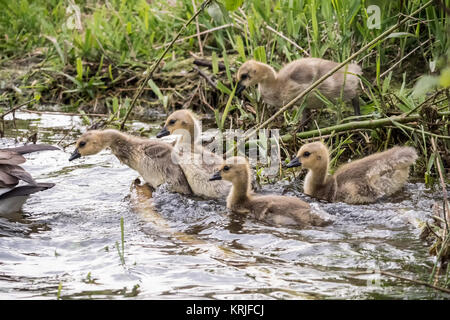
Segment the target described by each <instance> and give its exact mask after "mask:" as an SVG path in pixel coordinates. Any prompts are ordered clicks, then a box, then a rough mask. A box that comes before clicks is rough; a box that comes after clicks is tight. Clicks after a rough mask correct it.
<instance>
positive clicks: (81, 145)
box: [78, 141, 86, 148]
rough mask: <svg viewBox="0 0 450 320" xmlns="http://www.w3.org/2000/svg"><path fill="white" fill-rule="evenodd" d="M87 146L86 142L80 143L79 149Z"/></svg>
mask: <svg viewBox="0 0 450 320" xmlns="http://www.w3.org/2000/svg"><path fill="white" fill-rule="evenodd" d="M85 145H86V141H80V143H79V144H78V147H80V148H83V147H84V146H85Z"/></svg>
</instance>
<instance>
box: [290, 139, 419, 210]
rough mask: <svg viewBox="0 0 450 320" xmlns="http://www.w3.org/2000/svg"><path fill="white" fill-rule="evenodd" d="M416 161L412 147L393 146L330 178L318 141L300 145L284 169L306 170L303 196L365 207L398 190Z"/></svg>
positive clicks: (324, 152)
mask: <svg viewBox="0 0 450 320" xmlns="http://www.w3.org/2000/svg"><path fill="white" fill-rule="evenodd" d="M416 159H417V152H416V150H415V149H414V148H412V147H394V148H391V149H389V150H386V151H384V152H379V153H375V154H372V155H370V156H368V157H365V158H362V159H359V160H356V161H352V162H350V163H348V164H345V165H343V166H341V167H340V168H338V170H337V171H336V173H335V174H334V175H329V174H328V164H329V152H328V148H327V147H326V146H325V145H324V144H323V143H321V142H313V143H308V144H306V145H304V146H302V147H301V148H300V150H299V151H298V153H297V156H296V157H295V158H294V159H293V160H292V161H291V162H289V164H288V165H287V167H288V168H292V167H298V166H302V168H304V169H308V170H309V171H308V173H307V175H306V177H305V182H304V192H305V194H308V195H310V196H312V197H315V198H319V199H323V200H326V201H329V202H338V201H340V202H346V203H350V204H364V203H372V202H375V201H377V200H378V199H380V198H382V197H387V196H390V195H392V194H394V193H395V192H397V191H399V190H400V189H401V188H402V187H403V186H404V185H405V183H406V181H407V180H408V175H409V167H410V166H411V165H412V164H414V162H415V161H416Z"/></svg>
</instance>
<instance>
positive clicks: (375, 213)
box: [0, 113, 449, 299]
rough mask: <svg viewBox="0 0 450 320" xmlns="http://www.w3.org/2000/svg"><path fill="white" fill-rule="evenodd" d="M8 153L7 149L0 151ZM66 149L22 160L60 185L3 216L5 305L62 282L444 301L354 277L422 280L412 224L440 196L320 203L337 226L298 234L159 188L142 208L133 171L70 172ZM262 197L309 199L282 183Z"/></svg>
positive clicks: (101, 291) (109, 292) (53, 139)
mask: <svg viewBox="0 0 450 320" xmlns="http://www.w3.org/2000/svg"><path fill="white" fill-rule="evenodd" d="M17 118H18V119H19V120H17V121H16V125H17V127H18V128H19V129H17V130H19V132H20V131H21V130H22V129H20V128H31V129H34V130H37V129H39V137H40V139H41V142H50V143H55V144H56V143H57V142H59V141H60V140H61V139H62V138H64V142H63V144H66V143H69V142H71V141H73V140H74V139H75V138H76V133H77V131H76V130H80V128H81V127H82V123H81V119H80V118H78V117H69V116H60V115H33V114H26V113H18V114H17ZM8 126H11V123H9V124H8ZM135 126H137V127H144V128H146V129H149V130H152V128H153V129H154V128H157V127H158V124H154V125H153V124H143V123H136V124H135ZM71 129H73V130H74V131H73V132H71ZM16 133H17V131H16V130H15V129H10V130H9V131H8V134H9V135H10V136H12V135H13V134H16ZM13 144H14V140H13V139H12V138H6V139H2V142H1V144H0V148H2V147H5V146H12V145H13ZM71 151H73V146H69V147H67V149H66V152H63V151H46V152H40V153H34V154H29V155H27V159H28V161H27V162H26V163H25V164H24V165H23V167H25V168H26V169H27V170H28V171H29V172H30V173H31V174H32V175H33V177H34V178H35V179H36V180H38V181H40V182H54V183H56V186H55V187H54V188H52V189H50V190H47V191H43V192H40V193H37V194H34V195H33V196H32V197H30V199H29V200H28V201H27V203H26V204H25V205H24V208H23V212H22V213H18V214H15V215H13V216H10V217H0V298H1V299H5V298H22V299H36V298H38V299H42V298H44V299H47V298H48V299H55V298H56V297H57V294H58V286H59V285H60V284H61V290H60V296H61V298H67V299H69V298H92V299H99V298H117V299H184V298H206V299H208V298H212V299H241V298H242V299H323V298H326V299H333V298H337V299H377V298H399V299H417V298H421V299H436V298H438V299H441V298H449V296H448V295H445V294H442V293H438V292H435V291H433V290H431V289H428V288H424V287H422V286H416V285H413V284H411V283H405V282H401V281H398V280H395V279H389V278H386V277H382V278H380V277H377V276H372V275H361V274H358V273H360V272H364V271H369V270H377V269H381V270H385V271H390V272H394V273H397V274H400V275H403V276H407V277H411V278H415V279H423V280H426V279H427V277H428V275H429V272H430V268H431V266H432V265H433V259H432V257H430V256H429V254H428V252H427V246H426V244H425V243H423V242H422V241H420V240H419V233H420V230H419V229H418V228H417V219H421V220H424V219H427V217H428V216H429V215H430V212H431V206H432V205H433V204H434V202H435V201H436V200H439V194H433V193H432V192H431V191H428V190H426V189H425V187H424V185H423V184H420V183H418V184H412V183H411V184H408V185H407V187H406V189H405V191H404V193H403V194H401V195H399V196H397V197H395V198H394V199H391V200H390V201H389V202H386V201H385V202H382V203H377V204H373V205H367V206H351V205H346V204H341V203H336V204H326V203H316V204H315V205H317V206H319V207H320V208H321V209H323V210H325V211H327V212H328V213H329V214H331V215H333V216H334V217H335V219H336V222H335V223H334V224H333V225H331V226H328V227H324V228H313V229H305V230H296V229H293V228H281V227H273V226H268V225H265V224H262V223H259V222H256V221H252V220H248V219H244V218H243V217H242V216H239V215H236V214H231V213H229V212H228V211H227V209H226V207H225V203H224V202H220V201H205V200H198V199H194V198H189V197H184V196H181V195H178V194H172V193H169V192H168V191H166V190H165V188H164V187H163V188H160V189H159V190H157V192H155V193H154V195H153V199H151V200H147V201H140V202H137V201H136V200H135V199H136V198H135V194H134V193H133V192H131V191H130V186H131V184H132V182H133V180H134V179H135V178H136V177H138V174H137V173H136V172H135V171H133V170H131V169H129V168H128V167H126V166H124V165H121V164H120V163H119V161H118V160H117V159H116V158H115V157H114V156H113V155H111V154H110V153H109V151H103V152H101V153H100V154H98V155H96V156H92V157H88V158H84V159H78V160H76V161H73V162H69V161H68V158H69V155H70V152H71ZM263 189H264V191H271V192H277V193H285V194H290V195H294V194H295V195H298V196H300V197H302V198H304V199H307V200H308V201H310V202H311V201H312V200H311V199H308V198H306V197H305V196H303V195H302V194H301V193H299V192H298V191H297V190H296V188H292V187H290V186H289V185H288V184H284V183H278V184H277V185H272V186H265V187H264V188H263ZM121 217H123V221H124V261H125V264H124V265H123V264H122V263H121V258H120V256H119V253H118V248H117V247H116V244H118V247H119V249H120V250H121V229H120V219H121Z"/></svg>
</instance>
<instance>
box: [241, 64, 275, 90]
mask: <svg viewBox="0 0 450 320" xmlns="http://www.w3.org/2000/svg"><path fill="white" fill-rule="evenodd" d="M269 77H272V78H274V77H276V72H275V70H273V68H272V67H270V66H268V65H267V64H265V63H262V62H258V61H255V60H249V61H247V62H245V63H244V64H243V65H242V66H241V67H240V68H239V70H238V72H237V76H236V80H237V82H238V83H237V87H236V95H239V94H240V93H241V92H242V91H244V90H245V88H247V87H251V86H253V85H255V84H258V83H260V82H263V81H265V80H266V79H268V78H269Z"/></svg>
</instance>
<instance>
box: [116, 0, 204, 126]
mask: <svg viewBox="0 0 450 320" xmlns="http://www.w3.org/2000/svg"><path fill="white" fill-rule="evenodd" d="M211 1H212V0H205V1H204V2H203V3H202V5H201V6H200V8H199V9H198V10H197V12H196V13H195V14H194V15H193V16H192V17H191V18H190V19H189V20H188V21H187V22H186V23H185V24H184V25H183V26H182V27H181V29H180V30H179V31H178V33H177V35H176V36H175V38H173V40H172V42H171V43H170V44H169V46H168V47H167V48H166V49H165V50H164V52H163V53H162V54H161V55H160V57H159V58H158V60H157V61H156V63H154V64H153V66H152V68H151V69H150V70H148V69H147V72H148V73H147V76H146V77H145V78H144V81H142V83H141V85H140V86H139V89H138V91H137V92H136V94H135V95H134V97H133V100H132V101H131V103H130V107H129V108H128V111H127V113H126V114H125V117H124V118H123V120H122V123H121V124H120V130H123V129H124V127H125V122H126V121H127V119H128V117H129V116H130V113H131V111H132V110H133V108H134V106H135V105H136V101H137V99H138V98H139V97H140V96H141V94H142V91H143V90H144V87H145V86H146V85H147V82H148V81H149V80H150V79H151V78H152V76H153V73H154V72H155V70H156V68H157V67H158V66H159V64H160V63H161V61H162V59H163V58H164V57H165V55H166V54H167V52H169V50H170V48H172V46H173V44H174V43H175V41H177V40H178V38H179V37H180V35H181V34H182V33H183V32H184V31H185V30H186V28H187V27H188V26H189V25H190V24H191V22H192V21H194V20H195V18H196V17H197V16H198V15H199V14H200V13H201V12H202V11H203V10H204V9H205V8H206V6H207V5H208V4H209V3H210V2H211Z"/></svg>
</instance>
